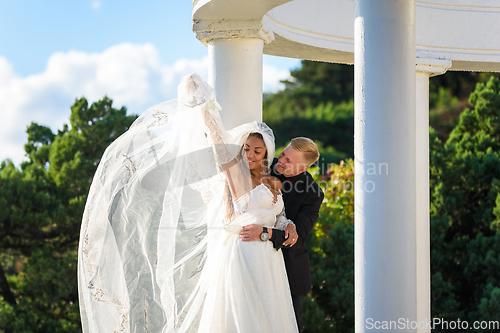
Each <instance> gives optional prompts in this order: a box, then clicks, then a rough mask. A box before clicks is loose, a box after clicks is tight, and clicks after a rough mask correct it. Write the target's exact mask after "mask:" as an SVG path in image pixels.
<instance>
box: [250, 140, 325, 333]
mask: <svg viewBox="0 0 500 333" xmlns="http://www.w3.org/2000/svg"><path fill="white" fill-rule="evenodd" d="M318 158H319V152H318V147H317V146H316V144H315V143H314V142H313V141H312V140H311V139H308V138H302V137H299V138H294V139H292V141H291V142H290V144H289V145H288V146H287V147H286V148H285V149H284V150H283V151H282V152H281V154H280V155H279V158H275V159H274V162H273V164H272V166H271V175H273V176H275V177H277V178H279V179H280V180H281V182H282V184H283V185H282V193H283V199H284V201H285V213H286V217H287V218H288V219H290V220H292V221H293V222H294V223H295V226H296V227H295V228H294V227H293V225H288V227H287V229H286V230H285V231H282V230H277V229H270V230H269V229H268V233H269V240H270V241H271V242H273V246H274V248H275V249H276V250H278V249H280V248H281V249H282V252H283V257H284V259H285V266H286V271H287V275H288V282H289V283H290V290H291V292H292V301H293V307H294V310H295V317H296V319H297V325H298V327H299V331H300V329H301V322H300V315H301V311H302V296H303V295H305V294H307V293H308V292H309V290H311V271H310V268H309V255H308V251H307V247H306V239H307V236H308V235H309V233H310V232H311V230H312V228H313V226H314V223H315V222H316V219H317V218H318V213H319V208H320V206H321V203H322V202H323V197H324V194H323V191H321V188H320V187H319V185H318V184H317V183H316V182H315V181H314V179H313V178H312V176H311V175H310V174H309V172H307V171H306V170H307V168H308V167H310V166H311V165H312V164H314V163H315V162H316V161H317V160H318ZM263 232H264V230H263V228H262V227H261V226H258V225H255V224H253V225H248V226H245V227H243V228H242V230H241V232H240V238H241V239H242V240H243V241H260V240H261V239H266V238H267V237H262V238H261V237H260V235H261V234H262V233H263ZM264 233H265V232H264ZM266 236H267V235H266Z"/></svg>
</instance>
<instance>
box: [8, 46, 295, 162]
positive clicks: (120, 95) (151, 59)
mask: <svg viewBox="0 0 500 333" xmlns="http://www.w3.org/2000/svg"><path fill="white" fill-rule="evenodd" d="M192 72H197V73H198V74H200V75H201V77H202V78H203V79H205V80H207V78H208V57H205V58H203V59H180V60H178V61H176V62H175V63H173V64H171V65H166V64H162V63H161V60H160V57H159V54H158V51H157V49H156V47H155V46H154V45H152V44H142V45H137V44H130V43H123V44H118V45H114V46H112V47H110V48H108V49H106V50H104V51H103V52H101V53H85V52H79V51H70V52H65V53H54V54H53V55H52V56H51V57H50V58H49V60H48V62H47V67H46V69H45V70H44V71H43V72H41V73H37V74H34V75H30V76H28V77H19V76H17V75H16V74H15V72H14V70H13V67H12V65H11V64H10V63H9V61H8V60H7V59H5V58H3V57H2V56H0V114H1V115H2V121H1V122H0V145H1V149H0V161H3V160H4V159H6V158H10V159H12V160H13V161H14V163H16V164H19V163H20V162H21V160H23V159H25V158H24V157H23V156H24V150H23V147H24V144H25V143H26V138H27V135H26V127H27V126H29V124H30V123H31V122H32V121H33V122H37V123H39V124H41V125H45V126H48V127H50V128H51V129H52V130H53V131H54V132H57V130H58V129H61V128H62V125H63V124H64V123H68V122H69V115H70V106H71V105H72V104H73V103H74V100H75V98H80V97H86V98H87V100H89V102H95V101H97V100H99V99H101V98H102V97H104V95H107V96H108V97H110V98H111V99H113V101H114V103H113V105H114V106H115V107H121V106H126V107H127V109H128V111H129V113H135V114H140V113H141V112H143V111H144V110H146V109H147V108H148V107H150V106H152V105H154V104H156V103H159V102H162V101H165V100H169V99H172V98H175V97H176V95H177V85H178V83H179V82H180V79H181V78H182V77H183V76H184V75H187V74H189V73H192ZM289 75H290V73H289V71H288V70H277V69H276V68H274V67H272V66H266V65H265V66H264V90H265V91H276V90H277V89H278V88H280V83H279V80H282V79H286V78H288V77H289Z"/></svg>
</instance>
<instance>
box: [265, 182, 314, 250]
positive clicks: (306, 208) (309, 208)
mask: <svg viewBox="0 0 500 333" xmlns="http://www.w3.org/2000/svg"><path fill="white" fill-rule="evenodd" d="M323 197H324V194H323V192H321V191H320V192H319V194H318V193H311V195H310V196H309V197H308V198H307V199H306V201H305V202H304V204H303V205H302V206H301V207H300V211H299V213H298V214H297V217H296V218H295V221H293V223H295V228H296V229H297V234H298V235H299V237H298V239H297V242H296V243H295V244H294V245H292V246H283V242H284V241H285V232H284V231H282V230H278V229H273V233H272V235H271V238H270V239H269V240H270V241H271V242H273V247H274V248H275V249H277V250H278V249H280V248H283V249H289V248H294V249H298V248H300V247H301V246H302V245H304V243H305V242H306V239H307V237H308V236H309V234H310V233H311V230H312V228H313V227H314V223H316V220H317V219H318V216H319V208H320V206H321V203H322V202H323Z"/></svg>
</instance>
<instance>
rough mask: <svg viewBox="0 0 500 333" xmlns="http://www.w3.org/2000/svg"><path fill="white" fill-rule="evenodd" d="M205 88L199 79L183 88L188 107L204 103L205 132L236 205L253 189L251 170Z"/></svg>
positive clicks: (191, 79) (188, 80)
mask: <svg viewBox="0 0 500 333" xmlns="http://www.w3.org/2000/svg"><path fill="white" fill-rule="evenodd" d="M203 84H205V83H204V82H203V81H202V80H201V79H200V78H199V76H198V75H196V74H192V75H189V76H188V77H186V82H184V87H185V89H186V93H187V96H188V100H189V101H190V103H196V104H198V103H203V104H202V107H201V112H202V116H203V120H204V123H205V126H206V132H207V134H208V135H209V137H210V140H211V141H212V144H213V147H214V150H215V155H216V158H217V164H218V165H219V167H220V168H221V169H222V171H223V173H224V175H225V176H226V179H227V180H228V183H229V189H230V191H231V194H232V196H233V198H234V200H235V201H236V200H237V199H238V198H239V197H241V196H242V195H244V194H245V193H247V192H249V191H250V190H251V189H252V183H251V177H250V170H249V168H248V165H247V163H246V161H245V160H244V156H243V155H242V147H241V146H240V145H239V144H237V143H236V142H235V141H234V138H232V137H231V135H230V134H229V133H228V132H227V131H226V130H225V128H224V125H223V123H222V119H221V118H220V114H219V109H220V107H219V105H218V104H217V102H216V101H215V97H214V96H210V94H209V93H208V92H207V91H205V90H206V89H207V88H206V87H203Z"/></svg>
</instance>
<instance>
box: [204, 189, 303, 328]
mask: <svg viewBox="0 0 500 333" xmlns="http://www.w3.org/2000/svg"><path fill="white" fill-rule="evenodd" d="M283 207H284V204H283V197H282V195H281V194H279V195H278V196H277V199H276V202H274V194H273V193H272V192H271V191H270V190H269V189H268V188H267V187H266V186H265V185H264V184H260V185H258V186H257V187H255V188H254V189H253V190H252V191H251V192H249V193H247V194H246V195H244V196H243V197H240V198H239V199H238V200H237V201H236V203H235V208H236V218H235V219H234V220H232V221H231V223H230V224H229V225H227V226H225V232H223V233H220V234H219V238H218V239H216V240H215V241H216V242H217V243H216V244H223V247H222V248H219V249H218V250H219V251H220V252H219V253H218V255H217V256H215V257H214V259H215V260H214V262H213V263H207V264H213V265H214V267H213V269H214V270H216V271H219V272H221V274H215V275H214V278H213V280H211V281H210V289H209V290H208V293H207V298H206V300H205V306H204V310H203V317H202V320H201V325H200V327H201V328H203V330H202V331H203V332H248V333H253V332H263V333H264V332H269V333H273V332H297V331H298V330H297V324H296V321H295V314H294V311H293V305H292V299H291V296H290V295H291V294H290V288H289V286H288V280H287V276H286V270H285V265H284V262H283V255H282V253H281V251H276V250H275V249H274V248H273V246H272V243H271V242H261V241H253V242H243V241H241V240H240V239H239V237H238V233H239V230H240V229H241V226H243V225H246V224H248V223H249V222H250V223H256V224H259V225H261V226H264V227H268V228H273V227H274V226H275V221H276V216H278V215H279V214H280V213H281V212H282V210H283ZM217 247H218V246H217ZM209 260H210V253H209Z"/></svg>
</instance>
